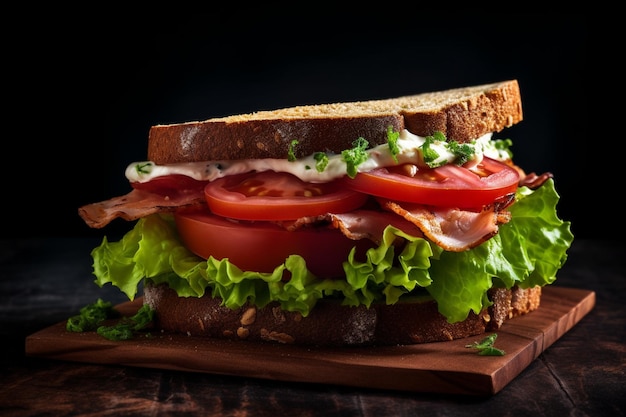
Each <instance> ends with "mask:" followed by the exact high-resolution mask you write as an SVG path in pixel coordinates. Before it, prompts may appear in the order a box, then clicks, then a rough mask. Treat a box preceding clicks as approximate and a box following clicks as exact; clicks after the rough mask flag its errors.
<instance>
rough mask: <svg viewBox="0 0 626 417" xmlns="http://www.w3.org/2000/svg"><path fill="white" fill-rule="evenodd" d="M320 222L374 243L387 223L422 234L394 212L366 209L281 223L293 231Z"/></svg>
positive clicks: (413, 233)
mask: <svg viewBox="0 0 626 417" xmlns="http://www.w3.org/2000/svg"><path fill="white" fill-rule="evenodd" d="M321 222H326V223H330V225H331V226H332V227H334V228H335V229H338V230H340V231H341V233H343V234H344V235H345V236H346V237H347V238H349V239H352V240H360V239H369V240H371V241H373V242H375V243H376V244H380V242H381V241H382V238H383V231H384V230H385V228H386V227H387V226H389V225H391V226H395V227H396V228H398V229H400V230H402V231H403V232H405V233H407V234H409V235H411V236H415V237H423V236H424V234H423V233H422V232H421V230H420V229H419V228H418V227H417V226H416V225H414V224H413V223H411V222H409V221H407V220H405V219H403V218H402V217H398V216H397V215H396V214H394V213H391V212H387V211H377V210H366V209H361V210H353V211H351V212H349V213H340V214H334V213H328V214H324V215H321V216H314V217H302V218H300V219H298V220H296V221H294V222H292V223H290V224H285V223H283V224H282V226H283V227H284V228H285V229H286V230H289V231H295V230H298V229H300V228H302V227H306V226H307V225H310V224H319V223H321Z"/></svg>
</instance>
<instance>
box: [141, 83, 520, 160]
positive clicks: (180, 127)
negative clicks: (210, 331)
mask: <svg viewBox="0 0 626 417" xmlns="http://www.w3.org/2000/svg"><path fill="white" fill-rule="evenodd" d="M522 118H523V114H522V105H521V96H520V90H519V85H518V82H517V80H509V81H503V82H498V83H492V84H485V85H479V86H471V87H464V88H456V89H451V90H445V91H438V92H431V93H422V94H417V95H410V96H404V97H398V98H392V99H384V100H371V101H358V102H348V103H334V104H320V105H309V106H296V107H290V108H283V109H278V110H271V111H259V112H256V113H250V114H243V115H235V116H228V117H222V118H212V119H208V120H204V121H196V122H187V123H180V124H170V125H156V126H153V127H152V128H151V129H150V132H149V140H148V155H147V156H148V159H149V160H151V161H153V162H155V163H156V164H161V165H165V164H174V163H181V162H199V161H210V160H236V159H248V158H286V157H287V156H288V152H289V149H290V146H291V143H292V141H293V140H297V141H298V145H297V146H296V147H295V148H294V149H293V151H294V154H295V156H296V157H305V156H308V155H311V154H313V153H314V152H329V153H340V152H341V151H343V150H345V149H349V148H351V147H352V143H353V142H354V141H355V140H356V139H358V138H359V137H362V138H364V139H366V140H367V141H368V142H369V143H370V145H371V146H376V145H380V144H383V143H386V141H387V129H388V127H389V126H391V127H392V128H393V129H394V130H396V131H400V130H403V129H407V130H408V131H410V132H411V133H414V134H416V135H420V136H428V135H432V134H433V133H434V132H436V131H440V132H442V133H444V134H445V135H446V136H447V138H448V139H449V140H455V141H458V142H467V141H470V140H472V139H477V138H479V137H480V136H483V135H484V134H487V133H490V132H499V131H501V130H503V129H504V128H507V127H510V126H512V125H514V124H516V123H518V122H520V121H521V120H522Z"/></svg>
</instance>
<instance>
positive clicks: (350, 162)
mask: <svg viewBox="0 0 626 417" xmlns="http://www.w3.org/2000/svg"><path fill="white" fill-rule="evenodd" d="M368 146H369V142H368V141H367V140H365V139H364V138H358V139H357V140H355V141H354V142H352V149H346V150H343V151H341V157H342V158H343V160H344V162H345V163H346V172H347V174H348V176H349V177H350V178H354V177H355V176H356V174H357V167H358V166H359V165H360V164H362V163H363V162H365V161H367V159H368V158H369V154H368V153H367V151H366V150H367V147H368Z"/></svg>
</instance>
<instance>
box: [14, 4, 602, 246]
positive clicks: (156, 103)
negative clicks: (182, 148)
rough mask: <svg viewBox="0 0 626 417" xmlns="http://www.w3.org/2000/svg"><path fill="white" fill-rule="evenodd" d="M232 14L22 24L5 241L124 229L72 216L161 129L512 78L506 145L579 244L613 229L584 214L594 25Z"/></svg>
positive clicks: (471, 16) (418, 16)
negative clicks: (515, 108)
mask: <svg viewBox="0 0 626 417" xmlns="http://www.w3.org/2000/svg"><path fill="white" fill-rule="evenodd" d="M237 7H240V10H234V9H235V8H233V10H230V11H222V12H220V13H217V12H216V13H212V14H198V13H186V14H184V15H176V14H172V15H170V16H164V15H161V16H159V17H155V16H147V15H135V16H128V15H126V14H122V13H113V14H111V13H95V12H94V13H90V14H88V15H85V14H83V15H82V16H79V17H75V18H71V19H70V18H69V17H58V18H55V19H41V18H40V19H37V20H35V19H31V18H30V17H29V16H22V17H20V20H23V21H24V23H23V24H22V25H18V26H19V27H20V29H19V30H18V32H17V33H14V35H16V36H20V39H21V41H20V42H12V41H11V40H10V39H7V40H6V42H5V64H4V66H5V71H7V70H8V74H9V75H8V76H6V87H5V90H6V93H7V94H5V99H6V100H7V103H6V104H9V106H8V107H9V108H10V109H9V111H8V112H7V113H5V117H11V119H10V120H7V121H6V123H5V126H6V128H5V129H4V132H5V133H4V134H5V135H7V136H5V139H4V144H5V145H4V146H3V147H4V149H5V151H4V152H2V153H3V156H4V157H3V158H2V159H3V163H4V170H5V176H4V177H5V179H6V180H7V181H6V184H7V186H6V187H5V192H6V194H5V198H4V199H3V200H4V203H3V204H2V210H3V217H4V219H5V220H6V226H5V228H4V229H3V231H2V235H3V236H5V237H6V236H102V235H104V234H108V235H117V234H119V233H122V232H123V231H126V230H127V229H129V228H130V225H129V224H128V223H127V222H124V221H121V220H116V221H115V222H113V224H111V225H110V226H108V227H107V228H106V229H104V230H92V229H89V228H88V227H87V226H86V225H85V224H84V223H83V222H82V220H81V219H80V218H79V217H78V214H77V209H78V207H79V206H81V205H83V204H88V203H91V202H96V201H100V200H105V199H107V198H110V197H113V196H116V195H121V194H124V193H126V192H127V191H129V190H130V187H129V185H128V183H127V180H126V179H125V177H124V169H125V168H126V166H127V165H128V164H129V163H130V162H133V161H136V160H144V159H145V158H146V147H147V137H148V130H149V128H150V126H152V125H155V124H167V123H177V122H185V121H192V120H202V119H207V118H211V117H218V116H226V115H230V114H238V113H247V112H252V111H256V110H267V109H273V108H279V107H288V106H293V105H301V104H319V103H327V102H336V101H351V100H368V99H377V98H389V97H394V96H400V95H409V94H416V93H421V92H427V91H434V90H441V89H447V88H455V87H463V86H467V85H474V84H482V83H490V82H495V81H502V80H508V79H513V78H515V79H518V80H519V83H520V87H521V91H522V100H523V109H524V120H523V121H522V122H521V123H519V124H518V125H516V126H514V127H512V128H510V129H507V130H505V131H504V132H502V133H501V134H499V135H498V137H510V138H511V139H513V143H514V147H513V151H514V154H515V160H516V162H517V163H518V164H519V165H521V166H522V167H523V168H525V169H526V171H528V172H532V171H535V172H537V173H540V172H545V171H550V172H552V173H553V174H554V176H555V181H556V187H557V191H558V192H559V194H560V195H561V201H560V203H559V206H558V209H559V213H560V216H561V217H562V218H564V219H566V220H570V221H571V222H572V230H573V231H574V234H575V235H576V236H577V237H597V236H605V235H610V233H611V232H610V230H607V228H603V227H598V226H597V222H594V221H593V220H592V219H591V216H590V215H587V214H586V213H588V212H589V209H590V201H594V197H593V194H594V193H600V192H601V190H600V189H599V188H598V187H592V188H588V187H583V186H582V185H581V181H582V178H583V176H582V171H583V168H584V166H585V163H584V159H585V158H586V157H588V155H589V152H590V151H592V149H591V150H590V149H589V147H588V146H589V145H588V143H589V142H588V139H587V138H589V137H590V132H589V127H588V119H589V116H588V106H587V103H588V102H587V98H588V88H589V76H588V72H587V68H588V60H589V58H588V37H589V34H590V31H591V23H590V22H589V19H588V18H587V17H585V16H584V15H573V14H572V15H568V14H560V15H549V14H517V13H513V14H511V13H500V14H499V13H481V12H467V13H460V12H456V13H451V12H450V11H439V12H420V11H409V10H408V9H404V8H403V7H401V6H400V5H399V4H394V5H392V4H389V5H383V6H381V5H378V8H377V9H376V10H372V11H368V10H359V11H352V12H350V13H347V12H346V13H337V12H333V11H331V10H329V9H325V10H321V9H320V10H312V9H306V7H305V6H303V7H304V8H303V9H302V12H298V13H296V12H291V11H287V10H286V9H285V10H283V9H276V10H272V9H271V8H268V7H261V6H253V7H252V8H250V7H246V8H244V7H243V6H239V5H238V6H237ZM26 34H30V36H23V35H26ZM11 39H13V38H11ZM585 141H587V142H586V143H587V145H585V147H583V146H581V145H580V144H581V143H585ZM5 152H6V153H5ZM594 223H596V224H594Z"/></svg>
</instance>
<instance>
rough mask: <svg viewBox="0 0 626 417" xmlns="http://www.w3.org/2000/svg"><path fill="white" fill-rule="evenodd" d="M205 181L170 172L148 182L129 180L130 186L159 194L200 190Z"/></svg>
mask: <svg viewBox="0 0 626 417" xmlns="http://www.w3.org/2000/svg"><path fill="white" fill-rule="evenodd" d="M206 183H207V182H206V181H198V180H195V179H193V178H191V177H188V176H186V175H180V174H172V175H165V176H162V177H156V178H153V179H152V180H150V181H148V182H131V183H130V185H131V187H133V188H135V189H138V190H145V191H148V192H151V193H155V194H160V195H172V194H178V193H181V192H183V190H185V191H186V192H188V191H194V192H195V191H199V192H201V191H202V188H203V187H204V186H205V185H206Z"/></svg>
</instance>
